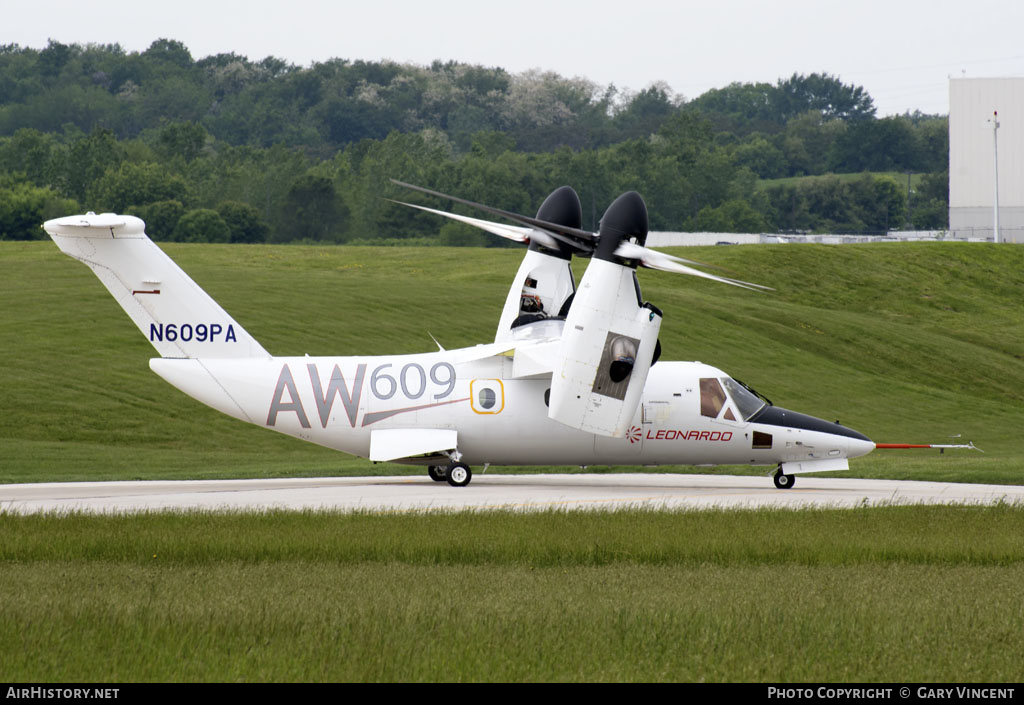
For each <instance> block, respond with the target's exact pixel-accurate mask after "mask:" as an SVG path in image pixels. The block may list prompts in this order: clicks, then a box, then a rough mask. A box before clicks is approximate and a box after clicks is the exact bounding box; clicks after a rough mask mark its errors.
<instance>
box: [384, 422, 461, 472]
mask: <svg viewBox="0 0 1024 705" xmlns="http://www.w3.org/2000/svg"><path fill="white" fill-rule="evenodd" d="M457 440H458V431H456V430H454V429H447V428H385V429H377V430H375V431H373V432H372V433H371V434H370V460H372V461H374V462H381V463H382V462H387V461H389V460H400V459H402V458H414V457H416V456H420V455H432V454H436V453H445V452H447V451H452V450H455V449H456V448H457V447H458V443H457Z"/></svg>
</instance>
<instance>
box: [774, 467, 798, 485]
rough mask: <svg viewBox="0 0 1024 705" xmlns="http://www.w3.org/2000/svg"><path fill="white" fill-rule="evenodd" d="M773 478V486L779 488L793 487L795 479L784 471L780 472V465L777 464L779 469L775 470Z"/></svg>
mask: <svg viewBox="0 0 1024 705" xmlns="http://www.w3.org/2000/svg"><path fill="white" fill-rule="evenodd" d="M774 479H775V486H776V487H778V488H779V489H780V490H790V489H793V481H794V480H795V478H794V477H793V476H792V475H787V474H786V473H784V472H782V466H781V465H780V466H779V469H778V470H776V471H775V478H774Z"/></svg>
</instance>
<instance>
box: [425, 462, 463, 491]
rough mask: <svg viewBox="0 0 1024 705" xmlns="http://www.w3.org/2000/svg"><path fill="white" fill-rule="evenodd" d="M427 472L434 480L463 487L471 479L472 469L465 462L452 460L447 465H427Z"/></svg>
mask: <svg viewBox="0 0 1024 705" xmlns="http://www.w3.org/2000/svg"><path fill="white" fill-rule="evenodd" d="M427 474H428V475H430V479H431V480H433V481H434V482H444V481H445V480H447V481H448V484H449V485H451V486H452V487H465V486H466V485H468V484H469V481H470V480H472V479H473V471H472V470H470V469H469V466H468V465H466V464H465V463H457V462H454V461H452V462H451V463H449V464H448V465H447V466H442V465H430V466H428V467H427Z"/></svg>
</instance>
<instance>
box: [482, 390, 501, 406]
mask: <svg viewBox="0 0 1024 705" xmlns="http://www.w3.org/2000/svg"><path fill="white" fill-rule="evenodd" d="M479 399H480V408H482V409H491V408H493V407H494V403H495V402H496V401H497V400H498V398H497V397H496V396H495V394H494V390H493V389H488V388H487V387H484V388H483V389H481V390H480V396H479Z"/></svg>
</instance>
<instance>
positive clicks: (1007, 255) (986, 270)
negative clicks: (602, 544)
mask: <svg viewBox="0 0 1024 705" xmlns="http://www.w3.org/2000/svg"><path fill="white" fill-rule="evenodd" d="M166 249H167V251H168V252H169V254H170V255H171V256H172V257H173V258H175V259H176V260H177V261H178V262H179V263H180V264H181V265H182V266H183V267H184V268H185V270H186V271H187V272H189V273H190V274H191V275H192V276H193V278H195V279H196V281H198V282H199V284H200V285H201V286H203V287H204V288H206V289H207V291H209V292H210V293H211V295H213V297H214V298H216V299H217V300H218V301H219V302H221V303H222V304H223V305H224V307H225V308H226V309H227V310H228V311H229V312H230V313H231V314H232V315H233V316H234V317H235V318H236V319H237V320H238V321H239V322H240V323H242V325H244V326H245V327H246V328H247V329H248V330H249V331H250V332H251V333H252V334H253V335H254V336H255V337H256V338H257V339H258V340H259V341H260V342H261V343H263V345H264V347H266V348H267V349H268V350H270V351H271V352H272V353H275V354H291V355H295V354H303V353H309V354H312V355H317V354H366V355H372V354H382V353H395V352H398V353H405V352H423V351H428V350H431V349H433V342H432V341H431V340H430V337H429V335H428V333H432V334H433V335H434V336H436V337H437V339H438V340H439V341H440V342H441V343H442V344H443V345H445V346H446V347H448V348H454V347H459V346H466V345H473V344H476V343H479V342H486V341H489V340H491V339H493V335H494V326H495V325H496V323H497V318H498V313H499V311H500V307H501V305H502V303H503V301H504V297H505V294H506V292H507V289H508V284H509V281H510V279H511V277H512V275H513V274H514V272H515V269H516V267H517V266H518V262H519V260H520V258H521V256H522V253H521V252H520V251H518V250H501V249H498V250H492V249H475V248H461V249H446V248H361V247H334V248H316V247H287V246H285V247H271V246H217V245H182V244H170V245H167V246H166ZM682 254H684V255H685V256H687V257H695V258H697V259H702V260H706V261H708V262H711V263H714V264H717V265H720V266H722V267H723V268H724V271H725V272H726V273H728V274H733V275H735V276H739V277H741V278H745V279H748V280H750V281H755V282H761V283H765V284H769V285H772V286H774V287H776V289H777V290H776V291H775V292H770V293H767V294H755V293H752V292H748V291H743V290H739V289H733V288H732V287H727V286H722V285H718V284H714V283H711V282H704V281H699V280H695V279H693V278H690V277H682V276H679V275H671V274H665V273H661V272H653V271H650V270H645V271H643V272H641V275H640V278H641V284H642V285H643V287H644V295H645V298H647V299H648V300H650V301H652V302H654V303H655V304H657V305H658V306H659V307H660V308H661V309H662V310H664V311H665V313H666V315H665V322H664V325H663V326H662V343H663V346H664V351H665V353H664V356H665V359H669V360H671V359H682V360H686V359H696V360H702V361H704V362H709V363H711V364H714V365H716V366H718V367H721V368H722V369H724V370H726V371H727V372H729V373H730V374H732V375H734V376H736V377H738V378H739V379H742V380H744V381H745V382H747V383H749V384H751V385H753V386H754V387H755V388H757V389H758V390H759V391H761V392H762V393H764V394H766V395H767V396H769V397H771V398H772V399H773V401H775V403H777V404H779V405H780V406H784V407H786V408H790V409H794V410H797V411H802V412H805V413H809V414H812V415H815V416H818V417H821V418H827V419H838V420H840V421H841V422H842V423H843V424H845V425H847V426H850V427H852V428H855V429H857V430H859V431H861V432H863V433H866V434H867V435H868V436H869V437H870V438H872V439H873V440H875V441H878V442H935V443H942V442H949V437H950V436H954V435H959V436H960V437H961V439H962V440H965V441H966V440H973V441H974V442H975V443H976V444H977V445H978V446H979V447H980V448H982V449H984V450H985V454H980V453H974V452H958V453H947V454H945V455H939V454H937V453H934V452H924V453H922V452H889V453H883V452H875V453H872V454H871V455H870V456H868V457H866V458H863V459H860V460H856V461H854V462H853V464H852V468H851V470H850V471H849V472H848V473H847V474H851V475H858V476H863V477H889V478H897V479H908V478H911V479H935V480H953V481H980V482H1000V483H1015V484H1019V483H1020V482H1022V481H1024V435H1022V434H1021V433H1020V432H1019V429H1020V428H1021V427H1022V426H1024V404H1022V402H1024V306H1022V304H1021V302H1022V301H1024V276H1021V272H1022V271H1024V248H1017V247H1013V246H1002V247H999V246H994V245H985V244H955V243H941V244H940V243H911V244H900V245H896V244H879V245H863V246H862V245H857V246H833V247H829V246H814V245H806V246H805V245H801V246H785V245H780V246H760V247H719V248H703V249H689V248H688V249H686V251H685V252H682ZM585 264H586V263H585V262H579V263H578V265H579V266H578V270H577V271H578V272H581V271H582V267H583V266H585ZM0 300H2V301H3V305H2V307H0V336H2V340H3V345H2V346H0V390H2V391H0V443H2V454H0V483H3V482H29V481H41V480H89V479H92V480H101V479H103V480H114V479H157V478H168V479H170V478H224V477H279V476H301V475H337V474H373V473H393V472H404V471H406V470H404V469H403V468H401V467H400V466H393V465H379V466H373V465H371V464H370V463H368V462H367V461H364V460H360V459H356V458H351V457H349V456H345V455H341V454H339V453H334V452H331V451H328V450H325V449H322V448H319V447H316V446H313V445H310V444H304V443H302V442H300V441H297V440H295V439H291V438H286V437H283V436H280V435H277V434H274V433H271V432H268V431H266V430H264V429H259V428H256V427H254V426H248V425H246V424H243V423H241V422H239V421H235V420H233V419H230V418H227V417H225V416H222V415H220V414H218V413H217V412H215V411H212V410H210V409H207V408H205V407H203V406H201V405H200V404H198V403H197V402H195V401H193V400H192V399H190V398H188V397H186V396H185V395H183V394H181V393H180V392H178V391H177V390H175V389H173V388H171V387H169V386H168V385H167V384H166V383H165V382H163V381H162V380H161V379H159V378H158V377H157V376H156V375H154V374H152V373H151V372H150V371H149V369H148V366H147V361H148V359H149V358H150V357H151V356H153V355H154V354H155V353H154V351H153V349H152V347H151V346H150V345H149V344H148V342H147V341H146V340H145V339H144V337H143V336H142V335H140V334H139V332H138V331H137V329H136V328H135V327H134V325H133V324H132V323H131V322H130V321H129V319H128V317H127V316H126V315H125V314H124V313H123V312H122V311H121V310H120V307H119V306H117V304H116V303H115V302H114V301H113V300H112V299H111V297H110V296H109V295H108V294H107V292H106V290H105V289H104V288H103V287H102V286H101V285H100V283H99V282H98V281H97V280H96V278H95V277H94V276H93V274H92V273H91V272H90V271H89V270H88V269H87V268H86V267H84V266H82V265H81V264H79V263H77V262H74V261H73V260H71V259H69V258H67V257H65V256H63V255H61V254H60V253H59V252H58V250H57V248H56V247H55V246H54V245H53V244H52V243H49V242H38V243H11V242H5V243H0ZM563 470H564V469H563ZM408 471H409V472H418V471H417V470H414V469H413V470H408ZM492 471H495V470H492ZM720 471H724V472H758V473H760V472H762V470H760V469H756V470H750V469H743V468H726V469H722V470H720Z"/></svg>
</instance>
